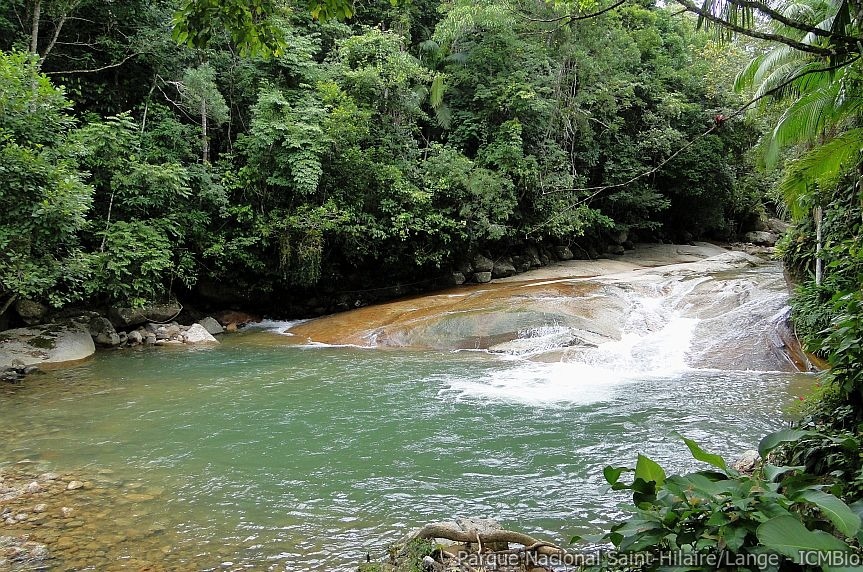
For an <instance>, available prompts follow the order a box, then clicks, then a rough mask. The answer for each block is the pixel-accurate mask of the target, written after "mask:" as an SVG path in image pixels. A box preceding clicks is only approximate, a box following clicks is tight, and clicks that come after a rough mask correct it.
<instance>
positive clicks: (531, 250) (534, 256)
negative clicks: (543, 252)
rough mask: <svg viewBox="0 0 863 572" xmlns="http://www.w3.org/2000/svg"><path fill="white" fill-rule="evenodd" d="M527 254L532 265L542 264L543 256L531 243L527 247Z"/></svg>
mask: <svg viewBox="0 0 863 572" xmlns="http://www.w3.org/2000/svg"><path fill="white" fill-rule="evenodd" d="M525 255H526V256H527V257H529V258H530V265H531V266H542V258H540V256H539V249H538V248H537V247H535V246H533V245H530V246H528V247H527V249H525Z"/></svg>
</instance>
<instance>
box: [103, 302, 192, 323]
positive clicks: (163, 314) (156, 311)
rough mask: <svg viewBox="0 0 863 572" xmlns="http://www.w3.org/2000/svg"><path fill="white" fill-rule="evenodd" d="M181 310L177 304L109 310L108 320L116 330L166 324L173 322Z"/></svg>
mask: <svg viewBox="0 0 863 572" xmlns="http://www.w3.org/2000/svg"><path fill="white" fill-rule="evenodd" d="M182 310H183V307H182V306H180V304H179V303H177V302H170V303H168V304H153V305H152V306H144V307H142V308H111V311H110V318H111V321H112V322H113V324H114V325H115V326H116V327H118V328H128V327H130V326H137V325H139V324H144V323H147V322H167V321H169V320H173V319H174V318H176V317H177V315H178V314H179V313H180V312H181V311H182Z"/></svg>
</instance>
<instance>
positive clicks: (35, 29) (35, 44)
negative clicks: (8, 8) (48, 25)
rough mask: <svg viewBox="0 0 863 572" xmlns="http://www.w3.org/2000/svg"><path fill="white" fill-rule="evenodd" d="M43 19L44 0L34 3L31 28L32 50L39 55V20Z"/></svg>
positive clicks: (37, 0)
mask: <svg viewBox="0 0 863 572" xmlns="http://www.w3.org/2000/svg"><path fill="white" fill-rule="evenodd" d="M41 19H42V0H36V3H35V4H33V26H32V28H31V30H30V51H31V52H33V53H34V54H36V55H37V56H38V55H39V20H41Z"/></svg>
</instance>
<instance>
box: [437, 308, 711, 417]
mask: <svg viewBox="0 0 863 572" xmlns="http://www.w3.org/2000/svg"><path fill="white" fill-rule="evenodd" d="M651 318H653V319H655V318H656V316H652V317H651V316H649V315H643V314H640V313H639V312H633V314H632V315H631V319H632V320H635V321H643V320H650V319H651ZM697 323H698V320H696V319H693V318H683V317H680V316H677V315H672V316H670V319H668V320H667V321H666V323H665V324H664V325H661V326H660V327H658V328H657V327H655V326H654V328H653V329H647V330H642V331H629V332H626V333H625V334H624V335H623V337H622V338H621V339H620V340H615V341H610V342H606V343H604V344H600V345H599V346H597V347H595V348H584V349H579V350H578V351H576V352H571V353H568V354H567V355H566V357H565V359H564V361H560V362H554V363H538V362H533V361H528V360H525V359H522V358H519V359H517V360H515V363H513V366H512V367H510V368H508V369H505V370H503V371H497V372H495V373H493V374H488V375H486V376H484V377H479V378H465V377H453V376H450V377H448V378H446V379H442V380H441V381H442V382H443V383H444V385H445V387H444V388H443V389H442V390H441V391H440V395H441V397H442V398H455V399H458V400H479V401H492V402H503V403H519V404H524V405H531V406H555V405H561V404H567V403H570V404H572V403H575V404H590V403H597V402H600V401H607V400H608V399H610V398H611V397H612V396H613V394H614V393H615V392H616V391H617V390H618V389H619V388H620V386H622V385H625V384H628V383H632V382H634V381H640V380H644V379H646V378H651V377H656V378H661V377H668V376H673V375H677V374H679V373H681V372H682V371H685V370H687V369H688V366H687V364H686V353H687V352H688V351H689V348H690V344H691V340H692V334H693V331H694V329H695V326H696V324H697ZM554 330H557V329H554ZM557 335H559V332H558V331H554V332H549V334H548V336H552V337H553V336H557ZM546 337H547V336H537V337H536V338H531V339H536V340H538V342H539V343H540V346H538V348H539V347H542V346H543V345H544V344H543V340H544V338H546ZM510 359H513V357H512V356H510Z"/></svg>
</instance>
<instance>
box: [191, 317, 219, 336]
mask: <svg viewBox="0 0 863 572" xmlns="http://www.w3.org/2000/svg"><path fill="white" fill-rule="evenodd" d="M198 323H199V324H201V325H202V326H204V329H205V330H207V331H208V332H210V335H212V336H216V335H218V334H221V333H222V332H224V331H225V328H223V327H222V324H220V323H219V322H218V321H217V320H216V319H215V318H211V317H210V316H207V317H206V318H202V319H200V320H198Z"/></svg>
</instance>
